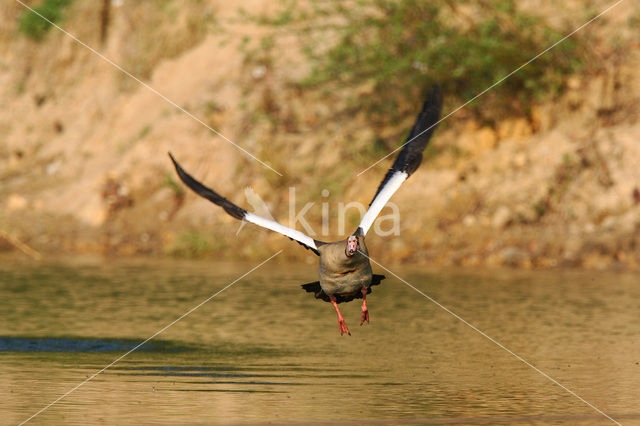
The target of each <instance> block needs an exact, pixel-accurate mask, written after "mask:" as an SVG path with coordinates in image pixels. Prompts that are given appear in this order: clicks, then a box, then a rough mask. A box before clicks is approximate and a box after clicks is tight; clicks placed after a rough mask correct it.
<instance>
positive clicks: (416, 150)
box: [359, 85, 442, 235]
mask: <svg viewBox="0 0 640 426" xmlns="http://www.w3.org/2000/svg"><path fill="white" fill-rule="evenodd" d="M441 110H442V94H441V93H440V87H439V86H438V85H434V86H433V87H432V88H431V91H430V92H429V95H428V96H427V100H426V101H425V102H424V105H423V106H422V111H420V114H418V118H417V119H416V122H415V124H414V125H413V128H412V129H411V133H409V136H408V137H407V141H406V142H405V144H404V145H403V148H402V150H401V151H400V153H399V154H398V156H397V157H396V160H395V161H394V162H393V165H392V166H391V168H390V169H389V170H388V171H387V174H386V175H385V176H384V179H383V180H382V182H381V183H380V186H379V187H378V190H377V191H376V195H375V196H374V197H373V200H372V201H371V204H369V210H367V212H366V213H365V215H364V216H363V217H362V220H361V221H360V225H359V227H360V228H362V232H363V234H364V235H366V234H367V231H369V228H371V225H373V222H374V221H375V220H376V218H377V217H378V215H379V214H380V211H381V210H382V208H383V207H384V206H385V205H386V204H387V201H389V199H390V198H391V196H392V195H393V194H394V193H395V192H396V191H397V190H398V188H400V185H402V183H403V182H404V181H405V180H407V179H408V178H409V176H411V174H412V173H413V172H415V171H416V170H417V169H418V166H420V163H421V162H422V151H424V149H425V148H426V147H427V144H428V143H429V139H430V138H431V135H432V134H433V132H434V130H435V129H436V125H437V124H438V120H439V119H440V112H441Z"/></svg>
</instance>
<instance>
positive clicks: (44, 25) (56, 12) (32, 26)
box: [19, 0, 71, 41]
mask: <svg viewBox="0 0 640 426" xmlns="http://www.w3.org/2000/svg"><path fill="white" fill-rule="evenodd" d="M70 4H71V0H44V2H43V3H42V4H41V5H40V6H38V7H34V8H33V10H34V11H35V12H32V11H31V10H26V11H25V12H24V13H23V14H22V15H21V16H20V22H19V28H20V31H21V32H22V33H23V34H25V35H26V36H27V37H29V38H31V39H33V40H36V41H40V40H42V39H43V38H44V36H45V34H46V33H47V31H49V28H51V23H50V22H47V20H45V19H42V16H43V17H45V18H46V19H48V20H49V21H51V22H53V23H56V22H59V21H60V20H61V19H62V12H63V10H64V8H65V7H67V6H69V5H70ZM36 12H37V13H36ZM38 14H40V15H42V16H39V15H38Z"/></svg>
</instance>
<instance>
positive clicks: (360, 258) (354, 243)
mask: <svg viewBox="0 0 640 426" xmlns="http://www.w3.org/2000/svg"><path fill="white" fill-rule="evenodd" d="M441 110H442V95H441V93H440V88H439V86H438V85H434V86H433V87H432V88H431V90H430V92H429V94H428V95H427V99H426V101H425V102H424V105H423V107H422V110H421V111H420V113H419V114H418V117H417V119H416V121H415V124H414V125H413V128H412V129H411V132H410V133H409V136H408V137H407V140H406V142H405V144H404V145H403V146H402V149H401V151H400V153H399V154H398V156H397V157H396V159H395V161H394V162H393V165H392V166H391V168H390V169H389V170H388V171H387V173H386V175H385V176H384V179H383V180H382V182H381V183H380V185H379V187H378V190H377V191H376V193H375V195H374V197H373V200H372V201H371V204H369V209H368V210H367V211H366V213H365V214H364V216H363V217H362V220H361V221H360V224H359V225H358V228H357V229H356V230H355V232H354V233H353V234H351V235H349V237H348V238H346V239H344V240H341V241H335V242H324V241H319V240H316V239H313V238H311V237H310V236H308V235H306V234H304V233H302V232H300V231H298V230H295V229H293V228H289V227H287V226H284V225H281V224H280V223H278V222H276V221H275V220H273V219H270V218H265V217H263V216H260V215H257V214H254V213H251V212H248V211H247V210H245V209H243V208H241V207H238V206H237V205H235V204H234V203H232V202H231V201H229V200H227V199H226V198H224V197H223V196H221V195H219V194H218V193H217V192H215V191H213V190H212V189H210V188H208V187H206V186H205V185H203V184H202V183H200V182H199V181H197V180H196V179H194V178H193V177H192V176H191V175H189V174H188V173H187V172H186V171H184V169H183V168H182V167H181V166H180V164H178V162H177V161H176V159H175V158H174V157H173V155H172V154H171V152H169V157H170V158H171V161H172V162H173V166H174V167H175V169H176V172H177V174H178V177H179V178H180V180H181V181H182V182H183V183H184V184H185V185H186V186H187V187H189V188H190V189H191V190H193V191H194V192H195V193H196V194H198V195H199V196H201V197H203V198H205V199H207V200H209V201H211V202H212V203H214V204H216V205H218V206H220V207H222V208H223V209H224V210H225V211H226V212H227V213H228V214H229V215H231V216H232V217H234V218H236V219H239V220H243V221H246V222H250V223H253V224H255V225H258V226H261V227H263V228H267V229H270V230H272V231H275V232H278V233H280V234H282V235H284V236H286V237H288V238H289V239H291V240H293V241H296V242H298V243H299V244H300V245H302V246H303V247H305V248H306V249H308V250H311V251H312V252H313V253H315V254H316V255H317V256H318V257H319V281H315V282H311V283H308V284H303V285H302V288H303V289H304V290H305V291H307V292H310V293H314V295H315V297H316V298H317V299H322V300H324V301H326V302H330V303H331V304H332V305H333V307H334V308H335V310H336V313H337V314H338V328H339V331H340V335H343V334H345V333H346V334H348V335H351V332H350V331H349V328H348V327H347V324H346V322H345V320H344V317H343V316H342V314H341V313H340V309H339V308H338V304H339V303H343V302H349V301H352V300H354V299H360V298H362V313H361V318H360V325H363V324H364V323H365V322H367V323H369V310H368V308H367V298H366V297H367V295H368V294H370V293H371V286H374V285H378V284H380V282H381V281H382V280H383V279H384V278H385V277H384V275H377V274H373V271H372V269H371V263H370V261H369V252H368V250H367V246H366V244H365V236H366V235H367V231H369V229H370V228H371V226H372V225H373V222H374V220H375V219H376V218H377V217H378V214H379V213H380V211H381V210H382V208H383V207H384V206H385V205H386V203H387V201H389V199H390V198H391V196H392V195H393V194H394V193H395V192H396V191H397V190H398V188H400V185H402V183H403V182H404V181H406V180H407V179H408V178H409V176H411V174H413V173H414V172H415V171H416V170H417V169H418V166H420V163H421V162H422V152H423V151H424V149H425V148H426V146H427V143H428V142H429V139H430V138H431V135H432V134H433V132H434V130H435V127H436V125H437V124H438V122H439V119H440V113H441Z"/></svg>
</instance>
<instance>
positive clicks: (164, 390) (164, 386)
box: [0, 260, 640, 424]
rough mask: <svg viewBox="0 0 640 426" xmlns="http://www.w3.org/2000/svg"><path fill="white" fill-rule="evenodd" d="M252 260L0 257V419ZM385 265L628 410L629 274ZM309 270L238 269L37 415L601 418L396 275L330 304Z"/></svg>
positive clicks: (613, 406) (31, 406)
mask: <svg viewBox="0 0 640 426" xmlns="http://www.w3.org/2000/svg"><path fill="white" fill-rule="evenodd" d="M253 266H254V265H253V264H237V263H235V264H229V263H216V264H212V263H207V262H162V263H144V262H138V263H116V264H114V263H113V262H111V261H110V262H109V263H108V264H107V263H84V264H83V263H79V262H76V263H73V264H71V263H61V264H45V265H29V264H22V265H18V264H15V263H12V262H10V261H8V260H0V300H2V301H3V302H2V303H0V318H2V321H1V322H0V401H3V403H2V407H3V409H2V411H1V412H0V422H1V423H3V424H5V423H17V422H20V421H22V420H25V419H26V418H28V417H29V416H30V415H32V414H33V413H35V412H36V411H38V410H39V409H40V408H42V407H43V406H45V405H46V404H48V403H49V402H51V401H53V400H55V399H56V398H58V397H59V396H60V395H62V394H64V393H65V392H67V391H68V390H70V389H71V388H73V387H74V386H76V385H77V384H79V383H80V382H82V381H83V380H85V379H86V378H87V377H89V376H91V375H92V374H93V373H95V372H96V371H98V370H100V369H101V368H102V367H104V366H105V365H107V364H109V363H110V362H112V361H113V360H114V359H116V358H117V357H118V356H120V355H121V354H123V353H125V352H127V351H128V350H129V349H131V348H132V347H135V346H136V345H138V344H139V343H140V342H142V341H144V340H145V339H146V338H147V337H149V336H151V335H153V334H154V333H155V332H156V331H158V330H159V329H161V328H163V327H164V326H166V325H167V324H169V323H170V322H172V321H173V320H175V319H176V318H178V317H179V316H180V315H182V314H184V313H185V312H187V311H188V310H189V309H191V308H192V307H194V306H195V305H197V304H198V303H200V302H201V301H203V300H205V299H206V298H208V297H209V296H211V295H212V294H214V293H215V292H216V291H218V290H220V289H221V288H223V287H224V286H225V285H227V284H228V283H229V282H231V281H233V280H234V279H236V278H237V277H238V276H240V275H242V274H243V273H244V272H246V271H247V270H248V269H250V268H251V267H253ZM394 270H395V272H397V273H399V274H400V275H402V276H403V277H404V278H406V279H407V280H408V281H409V282H411V283H412V284H413V285H415V286H416V287H418V288H420V289H421V290H422V291H424V292H425V293H427V294H429V295H430V296H432V297H434V298H435V299H436V300H438V301H439V302H440V303H442V304H443V305H445V306H447V307H448V308H450V309H451V310H452V311H454V312H456V313H457V314H459V315H460V316H462V317H463V318H465V319H466V320H468V321H469V322H471V323H472V324H474V325H475V326H477V327H478V328H479V329H481V330H483V331H485V332H486V333H487V334H489V335H490V336H492V337H493V338H495V339H496V340H498V341H499V342H501V343H503V344H504V345H505V346H507V347H508V348H510V349H511V350H513V351H514V352H516V353H517V354H519V355H521V356H523V357H524V358H525V359H527V360H528V361H530V362H532V363H533V364H534V365H536V366H537V367H539V368H540V369H542V370H543V371H545V372H546V373H548V374H549V375H551V376H552V377H554V378H555V379H557V380H558V381H559V382H560V383H562V384H564V385H565V386H567V387H568V388H569V389H571V390H573V391H575V392H576V393H577V394H579V395H580V396H582V397H583V398H585V399H586V400H587V401H589V402H591V403H593V404H594V405H595V406H597V407H599V408H601V409H603V410H605V411H606V412H607V413H609V414H611V415H613V416H614V417H616V418H618V419H619V420H622V421H624V422H625V423H634V422H640V415H639V412H640V410H638V409H637V401H639V400H640V379H639V377H640V355H639V354H640V339H639V337H640V326H639V323H638V321H637V312H638V311H637V300H639V296H640V287H639V286H638V282H637V278H636V277H635V276H633V275H631V274H620V273H593V272H589V273H582V272H567V271H545V272H536V273H526V272H509V271H478V272H474V273H469V272H466V273H459V272H454V271H435V272H433V271H432V272H424V271H420V270H417V269H415V268H414V269H411V268H406V267H396V268H394ZM315 275H316V271H315V267H304V268H302V267H293V266H291V265H285V264H278V263H277V261H275V262H273V263H271V264H267V265H265V267H264V268H261V269H259V270H258V271H256V272H254V273H252V274H251V275H249V276H247V277H246V278H245V279H243V280H241V281H239V282H238V283H237V284H236V285H234V286H233V287H231V288H229V289H228V290H227V291H225V292H224V293H221V294H220V295H219V296H217V297H216V298H214V299H212V300H211V301H209V302H208V303H206V304H205V305H203V306H202V307H200V308H199V309H198V310H196V311H194V312H193V313H192V314H190V315H189V316H188V317H186V318H184V319H182V320H181V321H179V322H177V323H176V324H174V325H173V326H171V327H170V328H168V329H167V330H166V331H165V332H163V333H162V334H161V335H160V336H158V337H156V338H155V339H153V340H151V341H150V342H148V343H146V344H145V345H143V346H142V347H141V348H139V349H138V350H136V351H135V352H133V353H132V354H130V355H128V356H127V357H126V358H124V359H122V360H121V361H120V362H118V363H117V364H115V365H114V366H113V367H111V368H110V369H108V370H106V371H105V372H103V373H102V374H100V375H99V376H97V377H96V378H95V379H94V380H92V381H91V382H88V383H87V384H86V385H84V386H82V387H81V388H79V389H78V390H76V391H75V392H73V393H72V394H70V395H69V396H68V397H67V398H65V399H64V400H62V401H61V402H59V403H58V404H56V405H54V406H53V407H51V408H50V409H48V410H47V411H45V412H44V413H43V414H41V415H40V416H38V417H37V418H35V419H34V421H37V422H47V423H87V422H108V423H140V422H144V423H150V422H159V423H192V422H207V423H211V422H222V423H230V422H231V423H234V422H265V421H271V422H285V421H295V422H305V421H311V420H313V421H321V422H343V421H351V422H356V423H357V422H359V421H362V420H371V421H381V422H391V423H404V422H419V423H436V424H437V423H499V422H503V423H526V422H542V423H567V424H573V423H576V422H585V423H601V422H602V421H603V420H605V419H604V417H602V416H601V415H599V414H598V413H597V412H595V411H594V410H593V409H591V408H589V407H588V406H586V405H585V404H584V403H583V402H581V401H579V400H578V399H577V398H575V397H574V396H572V395H570V394H569V393H567V392H566V391H564V390H562V389H561V388H559V387H558V386H556V385H554V384H553V383H551V382H550V381H548V380H547V379H545V378H544V377H542V376H541V375H540V374H538V373H536V372H535V371H533V370H532V369H531V368H529V367H527V366H526V365H524V364H523V363H521V362H520V361H518V360H516V359H515V358H513V356H511V355H509V354H508V353H506V352H505V351H504V350H502V349H500V348H498V347H497V346H496V345H494V344H493V343H491V342H489V341H488V340H487V339H485V338H484V337H482V336H480V335H479V334H478V333H476V332H475V331H473V330H471V329H470V328H469V327H467V326H465V325H464V324H462V323H461V322H460V321H458V320H457V319H455V318H453V317H452V316H451V315H450V314H448V313H446V312H444V311H443V310H442V309H440V308H438V307H437V306H435V305H434V304H433V303H431V302H429V301H428V300H427V299H425V298H424V297H422V296H420V295H418V294H417V293H416V292H415V291H413V290H411V289H410V288H408V287H406V286H405V285H404V284H402V283H401V282H399V281H397V280H395V279H393V278H388V279H387V280H385V281H384V282H383V284H382V285H380V286H379V287H377V288H376V289H375V291H374V292H373V294H372V295H371V296H369V298H368V299H367V301H368V305H369V309H370V311H371V324H369V325H365V326H363V327H358V321H359V318H360V306H359V303H349V304H344V305H341V310H342V312H343V314H344V316H345V319H346V321H347V324H349V325H350V326H351V330H352V336H350V337H349V336H342V337H341V336H340V335H339V333H338V326H337V321H336V318H335V313H334V311H333V308H332V307H331V305H330V304H328V303H324V302H321V301H318V300H316V299H314V298H313V295H310V294H308V293H304V292H303V291H302V290H301V289H300V287H299V284H302V283H305V282H309V281H312V280H313V279H314V277H315Z"/></svg>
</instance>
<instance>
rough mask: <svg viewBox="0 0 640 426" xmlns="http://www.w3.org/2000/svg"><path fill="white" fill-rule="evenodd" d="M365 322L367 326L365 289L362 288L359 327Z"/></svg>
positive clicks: (367, 312) (367, 313)
mask: <svg viewBox="0 0 640 426" xmlns="http://www.w3.org/2000/svg"><path fill="white" fill-rule="evenodd" d="M365 321H367V324H369V309H367V288H366V287H362V316H361V317H360V325H362V324H364V322H365Z"/></svg>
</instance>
